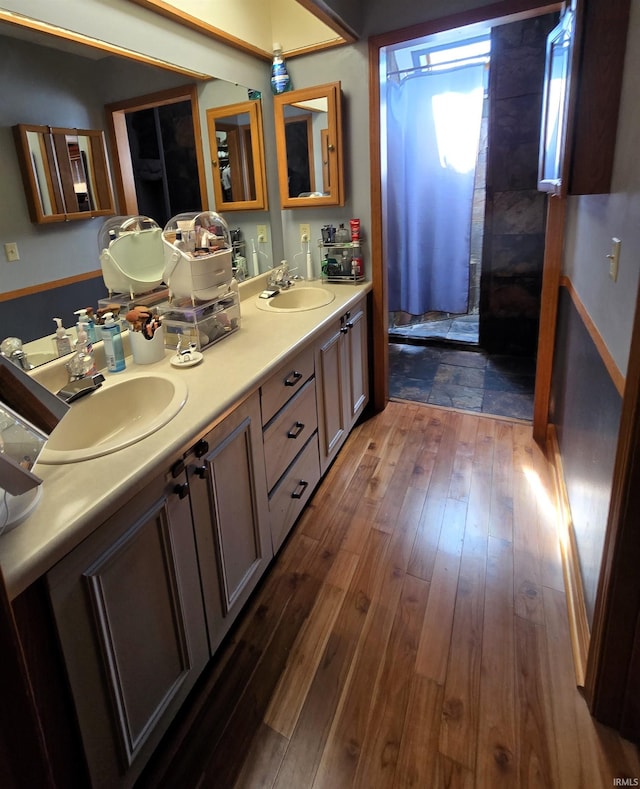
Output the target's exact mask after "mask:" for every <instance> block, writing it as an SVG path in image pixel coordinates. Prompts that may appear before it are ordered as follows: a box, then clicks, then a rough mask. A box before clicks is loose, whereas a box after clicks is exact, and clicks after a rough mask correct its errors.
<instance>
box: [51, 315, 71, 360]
mask: <svg viewBox="0 0 640 789" xmlns="http://www.w3.org/2000/svg"><path fill="white" fill-rule="evenodd" d="M53 320H54V321H55V322H56V324H57V326H58V328H57V329H56V334H55V337H54V338H53V342H54V345H55V346H56V353H57V354H58V356H66V355H67V354H68V353H71V337H69V335H68V334H67V332H66V331H65V330H64V327H63V325H62V318H54V319H53Z"/></svg>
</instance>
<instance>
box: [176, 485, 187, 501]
mask: <svg viewBox="0 0 640 789" xmlns="http://www.w3.org/2000/svg"><path fill="white" fill-rule="evenodd" d="M173 492H174V493H177V495H178V498H179V499H185V498H186V497H187V496H188V495H189V483H188V482H183V483H182V484H181V485H176V486H175V487H174V489H173Z"/></svg>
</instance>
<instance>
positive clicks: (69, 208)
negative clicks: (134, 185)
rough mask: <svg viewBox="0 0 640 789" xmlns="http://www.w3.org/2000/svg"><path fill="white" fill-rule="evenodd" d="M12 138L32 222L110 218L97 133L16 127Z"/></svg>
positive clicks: (107, 178)
mask: <svg viewBox="0 0 640 789" xmlns="http://www.w3.org/2000/svg"><path fill="white" fill-rule="evenodd" d="M14 136H15V140H16V146H17V151H18V158H19V161H20V168H21V171H22V177H23V181H24V186H25V190H26V195H27V201H28V204H29V211H30V215H31V220H32V221H33V222H38V223H40V222H56V221H57V222H62V221H68V220H69V219H80V218H90V217H92V216H103V215H106V214H111V213H113V194H112V191H111V179H110V175H109V170H108V165H107V157H106V151H105V146H104V137H103V134H102V131H100V130H86V129H61V128H51V127H49V126H30V125H27V124H17V125H16V126H14Z"/></svg>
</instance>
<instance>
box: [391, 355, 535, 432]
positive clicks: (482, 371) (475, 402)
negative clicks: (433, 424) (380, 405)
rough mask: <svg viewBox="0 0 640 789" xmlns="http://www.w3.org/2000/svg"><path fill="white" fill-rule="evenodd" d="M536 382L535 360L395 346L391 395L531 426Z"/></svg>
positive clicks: (392, 360)
mask: <svg viewBox="0 0 640 789" xmlns="http://www.w3.org/2000/svg"><path fill="white" fill-rule="evenodd" d="M534 382H535V360H534V359H526V358H522V357H516V356H489V355H488V354H486V353H484V352H483V351H480V350H477V351H476V350H455V349H448V348H441V347H435V346H429V345H415V344H408V343H394V342H390V343H389V393H390V395H391V397H396V398H399V399H401V400H411V401H414V402H418V403H430V404H432V405H443V406H448V407H450V408H460V409H463V410H466V411H476V412H479V413H484V414H493V415H494V416H507V417H513V418H515V419H525V420H528V421H531V420H532V418H533V389H534Z"/></svg>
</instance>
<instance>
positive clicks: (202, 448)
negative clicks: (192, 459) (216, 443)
mask: <svg viewBox="0 0 640 789" xmlns="http://www.w3.org/2000/svg"><path fill="white" fill-rule="evenodd" d="M208 451H209V444H208V442H207V441H205V440H204V439H200V441H198V443H197V444H196V445H195V447H194V448H193V452H194V454H195V456H196V457H197V458H201V457H204V456H205V455H206V454H207V452H208Z"/></svg>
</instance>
